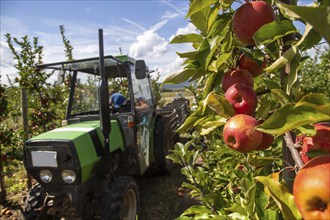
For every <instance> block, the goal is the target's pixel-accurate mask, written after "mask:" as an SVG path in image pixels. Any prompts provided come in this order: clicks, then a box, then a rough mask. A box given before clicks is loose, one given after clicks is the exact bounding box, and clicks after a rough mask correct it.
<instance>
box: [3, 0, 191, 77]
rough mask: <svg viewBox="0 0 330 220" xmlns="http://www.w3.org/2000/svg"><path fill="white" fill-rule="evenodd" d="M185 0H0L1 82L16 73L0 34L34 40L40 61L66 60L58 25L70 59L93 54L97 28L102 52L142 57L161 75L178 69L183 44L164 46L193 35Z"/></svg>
mask: <svg viewBox="0 0 330 220" xmlns="http://www.w3.org/2000/svg"><path fill="white" fill-rule="evenodd" d="M188 6H189V1H185V0H180V1H179V0H177V1H168V0H166V1H165V0H164V1H151V0H149V1H148V0H146V1H126V0H124V1H15V0H14V1H3V0H1V74H2V77H1V81H2V82H3V83H7V77H6V76H5V75H8V76H9V78H10V79H14V77H15V75H16V70H15V69H14V68H13V64H14V61H13V59H12V54H11V52H10V51H9V49H8V47H7V43H6V39H5V37H4V34H6V33H10V34H11V35H12V36H14V37H18V38H20V37H23V36H24V35H28V36H29V37H30V38H31V39H32V37H38V38H39V42H40V45H42V46H44V62H45V63H47V62H57V61H62V60H65V59H66V58H65V55H64V52H63V50H64V46H63V43H62V39H61V35H60V31H59V25H64V27H65V30H66V36H67V38H68V39H69V40H70V42H71V45H72V46H73V47H74V49H73V56H74V58H75V59H79V58H87V57H91V56H98V29H99V28H102V29H103V31H104V42H105V54H112V55H116V54H119V47H120V48H121V49H122V52H123V54H129V55H131V56H133V57H134V58H139V59H140V58H142V59H145V60H146V62H147V64H148V65H149V67H150V68H151V69H156V68H157V69H158V71H159V72H160V74H161V75H162V76H163V75H165V74H167V73H170V72H173V71H176V70H178V69H179V68H180V64H181V62H182V61H181V60H180V59H179V58H178V57H177V55H176V54H175V52H176V51H182V50H184V49H185V48H184V47H188V46H187V45H169V44H168V42H169V41H170V39H171V38H172V37H173V36H175V35H176V34H180V33H181V34H184V33H190V32H194V31H195V28H194V27H193V26H192V25H191V24H190V25H189V22H188V20H185V19H184V17H185V15H186V13H187V10H188Z"/></svg>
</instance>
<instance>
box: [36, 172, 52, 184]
mask: <svg viewBox="0 0 330 220" xmlns="http://www.w3.org/2000/svg"><path fill="white" fill-rule="evenodd" d="M39 176H40V179H41V181H42V182H44V183H49V182H50V181H52V179H53V174H52V172H50V170H40V173H39Z"/></svg>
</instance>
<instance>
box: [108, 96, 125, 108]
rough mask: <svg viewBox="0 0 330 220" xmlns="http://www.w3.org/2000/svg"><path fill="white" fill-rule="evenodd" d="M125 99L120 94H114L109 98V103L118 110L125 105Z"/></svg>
mask: <svg viewBox="0 0 330 220" xmlns="http://www.w3.org/2000/svg"><path fill="white" fill-rule="evenodd" d="M125 101H126V98H125V96H123V95H122V94H120V93H115V94H113V95H112V96H111V102H112V103H113V106H114V107H115V108H120V107H121V106H122V105H124V104H125Z"/></svg>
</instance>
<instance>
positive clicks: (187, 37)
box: [170, 33, 203, 44]
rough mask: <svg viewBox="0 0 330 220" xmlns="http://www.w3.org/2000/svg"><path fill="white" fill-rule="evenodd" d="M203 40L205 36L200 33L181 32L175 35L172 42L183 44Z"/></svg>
mask: <svg viewBox="0 0 330 220" xmlns="http://www.w3.org/2000/svg"><path fill="white" fill-rule="evenodd" d="M202 41H203V37H202V36H201V35H199V34H194V33H191V34H184V35H183V34H180V35H177V36H175V37H174V38H173V39H172V40H171V42H170V44H181V43H196V42H197V43H200V42H202Z"/></svg>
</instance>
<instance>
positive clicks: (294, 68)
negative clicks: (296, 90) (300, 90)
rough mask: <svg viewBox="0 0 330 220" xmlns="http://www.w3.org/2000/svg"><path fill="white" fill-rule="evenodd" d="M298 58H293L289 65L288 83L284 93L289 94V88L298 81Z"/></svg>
mask: <svg viewBox="0 0 330 220" xmlns="http://www.w3.org/2000/svg"><path fill="white" fill-rule="evenodd" d="M299 56H300V55H297V56H295V58H294V59H293V60H292V61H291V63H290V73H289V76H288V81H287V83H286V93H287V94H290V92H291V88H292V86H293V85H294V83H295V82H296V81H297V80H298V67H299V61H300V59H299Z"/></svg>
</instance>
